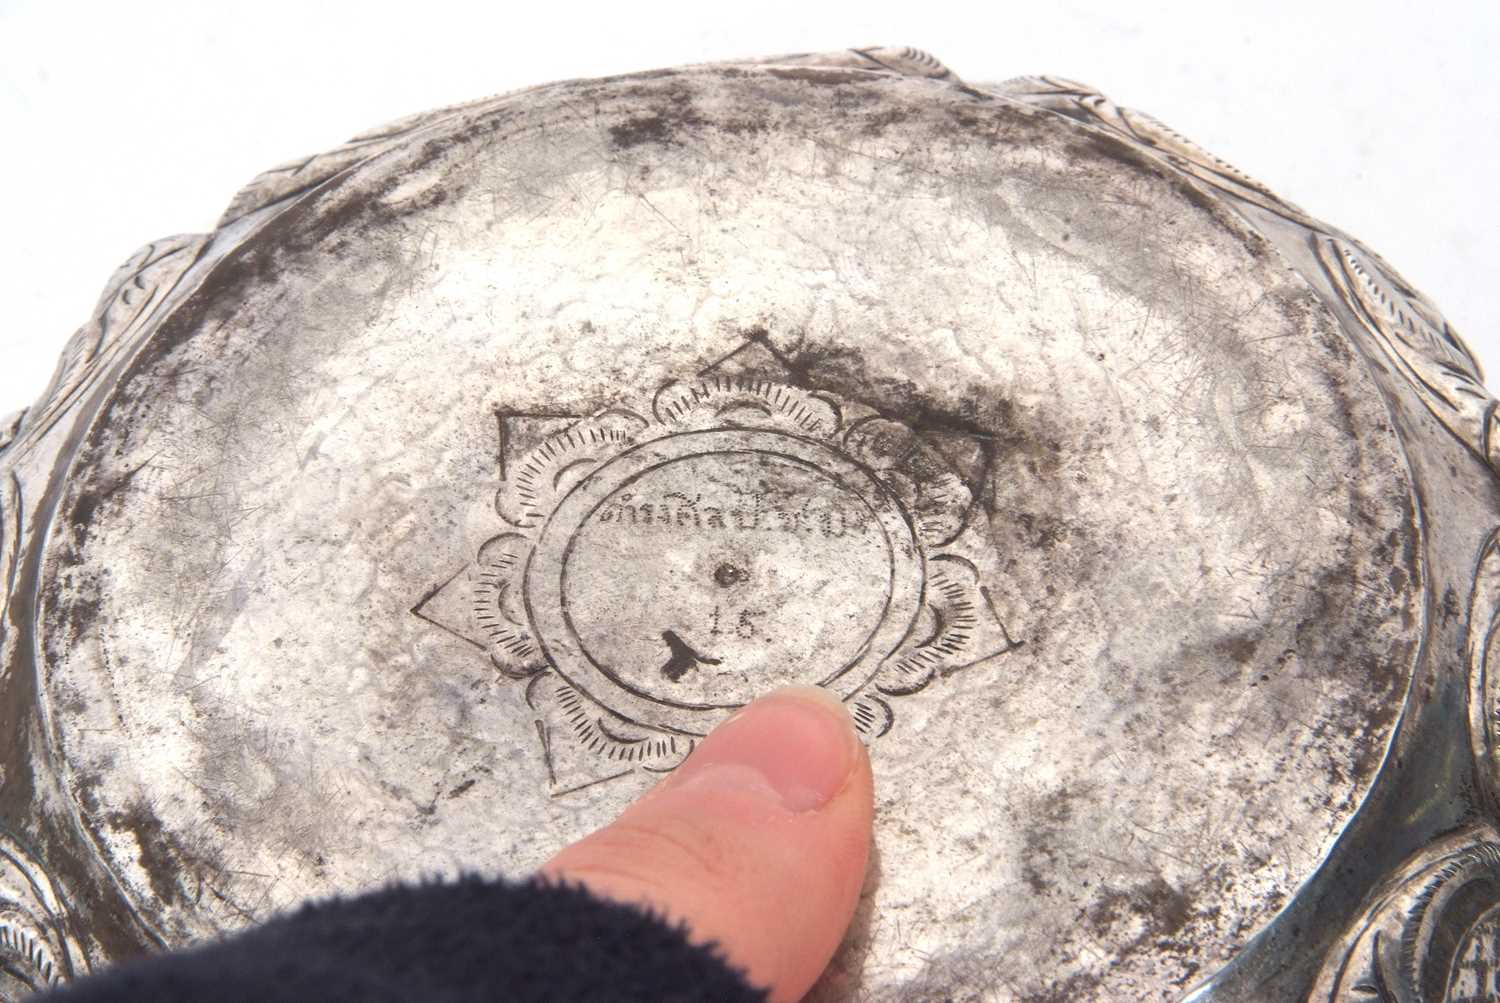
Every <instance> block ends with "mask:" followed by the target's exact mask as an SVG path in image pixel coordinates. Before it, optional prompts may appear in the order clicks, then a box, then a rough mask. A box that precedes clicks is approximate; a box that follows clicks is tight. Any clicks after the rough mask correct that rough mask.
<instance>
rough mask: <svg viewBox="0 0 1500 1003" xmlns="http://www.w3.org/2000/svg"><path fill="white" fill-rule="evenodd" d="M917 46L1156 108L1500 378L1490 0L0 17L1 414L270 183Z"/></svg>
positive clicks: (412, 8)
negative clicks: (185, 244)
mask: <svg viewBox="0 0 1500 1003" xmlns="http://www.w3.org/2000/svg"><path fill="white" fill-rule="evenodd" d="M874 44H891V45H913V46H917V47H919V48H924V49H927V50H928V51H930V52H932V53H933V54H935V55H937V56H938V57H939V58H940V59H942V60H944V61H945V62H946V63H947V64H948V65H949V66H950V67H952V68H953V69H954V71H955V72H957V73H958V74H959V75H960V76H962V77H964V78H966V79H968V80H970V81H975V82H982V81H987V80H1000V79H1004V78H1006V77H1011V76H1017V75H1020V74H1023V73H1040V72H1045V73H1055V74H1060V75H1063V76H1068V77H1072V78H1075V79H1078V80H1082V81H1085V82H1087V83H1090V84H1092V85H1094V86H1096V87H1098V88H1100V89H1102V90H1103V91H1105V93H1107V94H1109V95H1110V96H1111V97H1113V98H1114V99H1115V100H1116V101H1117V102H1119V103H1121V104H1125V105H1128V106H1131V107H1135V108H1139V109H1142V110H1144V111H1148V112H1150V113H1152V114H1153V115H1155V116H1156V117H1158V118H1160V119H1162V120H1163V121H1165V122H1166V123H1167V124H1168V125H1170V126H1172V127H1173V128H1175V129H1177V130H1178V131H1180V132H1182V133H1183V134H1185V135H1187V136H1189V137H1190V138H1192V139H1194V140H1196V141H1197V142H1199V143H1200V144H1201V145H1203V146H1205V147H1207V148H1208V149H1209V150H1211V151H1212V152H1214V153H1216V154H1218V155H1219V156H1221V157H1223V158H1225V159H1226V160H1229V161H1230V162H1231V163H1234V164H1235V165H1237V166H1239V167H1240V168H1242V169H1244V170H1246V171H1248V172H1249V173H1251V174H1252V175H1255V176H1257V177H1259V178H1260V180H1262V181H1264V182H1265V183H1267V184H1269V185H1270V186H1271V187H1272V188H1273V189H1274V190H1276V191H1277V192H1279V193H1280V194H1282V195H1283V196H1285V197H1287V198H1289V199H1291V200H1292V201H1294V202H1296V203H1299V204H1300V205H1302V206H1303V207H1304V208H1306V209H1307V210H1309V211H1310V212H1312V213H1313V214H1314V215H1316V216H1320V217H1322V218H1324V219H1326V220H1328V221H1329V222H1331V223H1334V224H1336V225H1339V226H1341V227H1343V228H1345V229H1347V230H1349V231H1350V232H1352V233H1353V234H1355V235H1356V236H1357V237H1359V238H1361V239H1363V240H1364V241H1366V242H1367V243H1369V244H1370V245H1371V246H1372V247H1374V248H1375V249H1376V250H1377V251H1379V252H1381V253H1382V254H1383V255H1384V256H1385V257H1386V258H1387V259H1389V260H1390V261H1391V262H1392V263H1393V264H1394V265H1395V266H1396V267H1397V268H1398V269H1400V270H1401V271H1402V272H1403V273H1404V274H1405V276H1406V278H1407V279H1408V280H1410V281H1412V282H1413V283H1415V284H1416V285H1417V286H1418V287H1419V288H1422V289H1425V290H1426V291H1427V292H1428V293H1430V294H1431V295H1432V296H1433V297H1434V298H1435V299H1436V300H1437V302H1438V303H1439V304H1440V305H1441V306H1442V307H1443V309H1444V311H1445V312H1446V313H1447V315H1448V318H1449V320H1450V321H1451V322H1452V324H1453V325H1454V326H1455V327H1456V328H1457V330H1458V331H1459V332H1460V333H1461V334H1462V335H1463V336H1464V337H1466V338H1467V339H1468V340H1469V342H1470V344H1471V345H1472V346H1473V347H1474V348H1475V350H1476V352H1477V353H1478V355H1479V357H1480V360H1481V362H1485V363H1488V364H1489V366H1490V367H1491V368H1493V369H1495V371H1496V378H1497V380H1500V323H1497V322H1500V310H1497V303H1496V298H1495V296H1494V295H1492V293H1491V289H1490V281H1491V275H1492V274H1493V271H1494V262H1495V260H1496V259H1495V241H1494V237H1495V235H1496V228H1497V225H1500V209H1497V207H1496V205H1495V201H1494V199H1493V198H1492V185H1491V178H1492V176H1493V174H1494V172H1495V170H1496V164H1497V161H1500V157H1497V154H1500V129H1497V128H1496V124H1497V117H1496V100H1497V98H1500V2H1497V0H1447V2H1432V3H1425V4H1418V3H1410V2H1401V3H1396V2H1374V0H1368V2H1363V3H1345V2H1333V0H1301V2H1296V3H1290V2H1254V3H1238V4H1222V3H1211V2H1200V3H1196V4H1189V3H1182V2H1177V3H1167V2H1154V3H1152V2H1137V0H1117V2H1115V3H1113V4H1103V3H1097V4H1087V3H1081V2H1068V0H1055V2H1041V3H1032V4H1016V3H999V2H994V0H990V2H987V3H985V4H984V5H983V6H978V5H962V6H957V5H951V6H949V5H940V4H935V3H912V2H908V3H903V4H899V5H897V4H881V3H874V2H868V3H861V4H857V5H856V4H839V3H823V4H818V3H816V0H804V2H801V3H796V4H792V3H771V2H746V3H741V2H735V0H728V2H724V0H721V2H718V3H714V2H711V0H703V2H701V3H698V4H695V5H685V4H684V5H678V4H665V3H658V4H654V5H653V4H649V3H633V4H631V3H613V4H610V5H608V6H607V7H597V8H596V7H595V6H593V5H592V4H590V3H586V2H580V0H553V2H550V3H547V2H543V3H527V4H525V5H524V6H518V5H516V4H514V3H510V2H507V0H490V2H488V3H483V4H481V3H473V4H458V3H442V2H430V0H429V2H417V0H413V2H408V3H406V4H401V5H387V4H384V3H377V2H365V3H359V4H354V3H336V2H324V3H317V2H313V0H304V2H301V3H289V2H283V0H261V2H258V3H255V4H228V3H217V2H214V0H192V2H182V0H140V2H136V3H119V2H114V3H108V4H105V3H97V4H96V3H68V2H63V0H34V2H33V0H0V193H3V196H0V197H3V201H0V205H3V207H4V208H3V210H0V211H3V215H0V237H3V239H0V413H3V412H5V411H9V410H12V409H15V408H19V407H20V406H22V405H24V404H26V403H28V402H29V401H31V400H32V399H33V398H34V397H35V396H36V395H37V394H38V393H40V391H41V390H42V387H43V386H44V384H45V382H46V380H47V378H48V376H49V375H50V373H51V369H52V366H53V364H54V362H55V361H56V357H57V353H58V350H59V349H60V348H61V346H62V344H63V342H64V341H65V340H66V338H67V336H68V335H69V334H70V333H71V332H72V330H73V329H74V328H75V327H77V326H78V325H79V324H81V323H82V322H83V321H84V319H85V318H86V317H87V315H88V314H89V312H90V311H91V309H92V307H93V304H94V300H95V298H96V297H97V295H98V293H99V291H100V289H101V287H102V286H103V284H104V282H105V280H106V279H107V278H108V277H109V274H110V272H111V271H113V269H114V267H115V266H116V265H117V264H118V263H119V262H120V261H122V260H123V259H124V258H125V257H127V256H128V255H129V254H130V253H131V252H132V251H134V250H135V248H136V247H137V246H139V245H141V244H143V243H145V242H147V241H149V240H152V239H155V238H158V237H162V236H166V235H168V234H172V233H179V232H194V231H202V230H205V229H207V228H209V227H211V226H212V224H213V222H214V220H215V219H216V218H217V217H218V215H219V213H220V212H221V211H222V209H223V208H224V206H225V205H226V204H227V202H228V200H229V198H230V197H231V196H232V195H233V193H234V192H235V191H236V190H237V189H238V188H239V187H240V186H241V185H242V184H244V183H245V182H247V181H248V180H249V179H250V178H251V177H253V176H254V175H255V174H257V173H259V172H260V171H261V170H263V169H264V168H267V167H270V166H273V165H275V164H277V163H280V162H282V161H284V160H288V159H291V158H293V157H296V156H299V155H303V154H308V153H313V152H317V151H319V150H322V149H325V148H327V147H330V146H333V145H335V144H337V143H339V142H340V141H342V140H343V139H345V138H347V137H348V136H350V135H352V134H354V133H356V132H359V131H362V130H364V129H366V128H368V127H371V126H375V125H378V124H380V123H382V122H384V121H387V120H389V119H392V118H396V117H399V116H400V115H403V114H406V113H408V112H414V111H421V110H424V109H426V108H429V107H434V106H437V105H440V104H448V103H453V102H458V101H464V100H469V99H473V98H477V97H482V96H485V95H487V94H490V93H494V92H497V91H503V90H509V89H513V88H516V87H522V86H527V85H531V84H538V83H545V82H547V81H550V80H557V79H563V78H568V77H578V76H597V75H604V74H612V73H626V72H631V71H635V70H646V69H652V68H657V67H662V66H673V65H679V64H683V63H691V62H703V61H709V60H721V59H730V58H734V57H737V56H754V55H768V54H772V53H778V52H798V51H821V50H827V49H837V48H842V47H846V46H851V45H874Z"/></svg>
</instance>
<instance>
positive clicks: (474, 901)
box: [33, 877, 766, 1003]
mask: <svg viewBox="0 0 1500 1003" xmlns="http://www.w3.org/2000/svg"><path fill="white" fill-rule="evenodd" d="M33 999H34V1000H36V1001H37V1003H43V1001H45V1003H124V1001H127V1000H128V1001H153V1003H176V1001H187V1000H194V1001H201V1000H215V1001H223V1003H250V1001H252V1000H253V1001H257V1003H291V1001H311V1000H318V1001H328V1003H343V1001H354V1000H359V1001H362V1003H386V1001H396V1000H403V1001H405V1000H424V1001H433V1003H478V1001H481V1000H483V1001H505V1003H532V1001H543V1000H546V1001H553V1000H557V1001H563V1000H569V1001H578V1000H583V1001H587V1000H609V1001H619V1003H634V1001H637V1000H639V1001H647V1000H650V1001H653V1003H657V1001H665V1003H707V1001H714V1003H764V1001H765V1000H766V993H765V992H764V991H762V990H758V989H755V988H752V987H751V986H750V985H749V984H748V983H747V982H746V981H745V979H744V978H743V976H742V975H741V974H740V973H739V972H737V971H736V970H734V969H733V968H731V967H730V966H729V965H728V964H727V963H726V962H725V961H724V960H723V958H722V957H721V956H720V954H719V953H718V952H717V951H716V950H715V949H714V948H713V947H712V946H702V945H697V944H694V943H692V942H691V941H689V939H688V938H687V936H686V934H685V932H684V930H683V929H682V928H680V927H674V926H672V925H670V924H668V923H666V922H664V921H663V920H662V919H660V918H658V917H656V916H653V915H650V914H648V913H647V912H645V911H643V910H640V909H636V908H632V907H630V906H625V905H619V904H616V903H612V902H606V901H603V900H600V899H597V898H595V897H593V896H592V895H590V894H588V893H587V892H585V891H583V890H582V889H581V888H579V887H576V886H565V885H557V884H551V883H542V882H535V881H533V882H528V883H524V884H513V883H506V882H497V881H487V880H481V879H479V878H475V877H465V878H462V879H460V880H458V881H453V882H444V883H431V884H424V885H397V886H394V887H391V888H387V889H384V890H382V891H377V892H372V893H369V894H366V895H362V896H359V897H356V898H347V899H334V900H331V901H328V902H321V903H317V904H314V905H308V906H304V907H303V908H302V909H301V910H300V911H299V912H297V913H295V914H291V915H288V916H285V917H282V918H279V919H273V920H271V921H269V922H267V923H265V924H264V925H262V926H258V927H255V928H253V929H250V930H247V931H244V932H242V933H238V934H235V935H233V936H231V937H228V938H226V939H224V940H222V941H218V942H216V943H212V944H207V945H203V946H200V947H195V948H189V949H185V950H181V951H177V952H173V953H169V954H161V955H155V956H151V957H147V958H142V959H138V960H135V961H127V962H123V963H121V964H119V965H116V966H115V967H113V968H111V969H109V970H107V971H104V972H101V973H99V974H96V975H94V976H91V977H89V978H86V979H82V980H80V981H79V982H77V983H74V984H73V985H71V986H69V987H66V988H64V989H61V990H57V991H55V992H52V993H48V994H45V995H42V996H37V997H33Z"/></svg>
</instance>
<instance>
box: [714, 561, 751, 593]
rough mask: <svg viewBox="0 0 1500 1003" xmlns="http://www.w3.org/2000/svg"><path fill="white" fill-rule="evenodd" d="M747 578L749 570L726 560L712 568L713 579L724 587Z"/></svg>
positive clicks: (744, 580)
mask: <svg viewBox="0 0 1500 1003" xmlns="http://www.w3.org/2000/svg"><path fill="white" fill-rule="evenodd" d="M749 580H750V572H748V571H746V570H745V569H744V568H741V567H738V566H737V565H733V564H730V563H729V562H728V561H725V562H724V563H723V564H721V565H719V566H718V567H717V568H715V569H714V581H716V582H718V583H719V584H720V585H721V586H723V587H724V588H726V589H727V588H729V586H731V585H738V584H739V583H740V582H747V581H749Z"/></svg>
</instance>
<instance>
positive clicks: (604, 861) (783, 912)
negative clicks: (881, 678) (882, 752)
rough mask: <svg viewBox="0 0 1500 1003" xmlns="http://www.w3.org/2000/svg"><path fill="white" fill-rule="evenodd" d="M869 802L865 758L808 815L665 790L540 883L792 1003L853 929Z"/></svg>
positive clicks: (750, 800)
mask: <svg viewBox="0 0 1500 1003" xmlns="http://www.w3.org/2000/svg"><path fill="white" fill-rule="evenodd" d="M873 813H874V794H873V788H872V783H871V777H870V763H869V758H868V756H867V755H866V754H865V753H864V751H863V749H861V750H860V753H859V756H858V757H857V760H856V763H855V765H854V768H853V769H852V770H851V772H850V776H849V781H848V783H846V784H845V786H844V788H843V789H842V790H841V791H840V792H839V793H838V794H837V795H835V796H834V798H833V799H832V800H830V801H829V802H828V803H827V804H826V805H824V806H823V807H822V808H820V809H817V810H815V811H807V812H791V811H788V810H786V809H784V808H781V807H780V806H779V805H776V804H773V803H768V801H767V799H765V798H764V797H760V796H756V795H754V794H752V793H748V792H742V791H735V790H732V789H731V790H708V791H705V790H702V789H700V788H695V787H692V786H689V787H687V788H680V787H676V786H674V785H673V784H671V783H670V782H668V783H664V784H662V785H660V786H659V787H658V788H657V789H655V790H654V791H652V792H651V793H650V794H648V795H647V796H646V797H645V798H642V799H641V800H640V801H638V802H636V803H635V804H633V805H631V806H630V807H629V808H627V809H626V810H625V811H624V813H622V814H621V816H620V817H619V818H618V819H617V820H616V821H615V822H613V823H611V824H610V825H608V826H606V827H605V828H603V829H601V830H599V831H598V832H596V833H594V834H592V835H590V836H586V837H585V838H584V839H582V840H580V841H579V842H577V843H574V844H573V845H571V846H569V847H567V848H566V849H564V850H562V851H561V852H560V853H559V854H558V855H557V856H555V857H554V858H553V859H552V860H551V861H549V862H548V863H547V864H546V865H545V866H544V867H543V868H542V873H543V874H544V875H547V876H549V877H552V878H556V879H561V880H566V881H572V882H581V883H582V884H584V885H586V886H587V887H588V888H589V889H591V890H592V891H593V892H594V893H595V894H598V895H602V896H604V897H606V898H611V899H615V900H617V901H622V902H631V903H635V904H643V905H646V906H649V907H650V908H652V909H654V910H655V911H657V912H658V913H661V914H663V915H665V916H666V917H667V918H668V919H669V920H673V921H682V922H685V923H686V924H687V925H688V928H689V931H690V933H691V935H692V939H693V940H695V941H697V942H700V943H704V942H715V943H717V944H718V945H719V947H720V949H721V950H722V951H723V953H724V955H725V957H726V958H727V959H728V960H729V962H730V963H731V964H732V965H734V966H735V967H737V968H740V969H742V970H743V971H744V972H745V973H746V975H747V976H748V978H749V980H750V981H751V982H752V983H753V984H755V985H758V986H765V987H769V989H770V996H771V999H772V1000H775V1001H777V1003H791V1001H795V1000H798V999H800V998H801V997H802V995H803V994H804V993H806V992H807V990H808V989H809V988H810V987H811V986H812V984H813V983H814V982H815V981H816V980H817V978H818V976H819V975H820V974H821V973H822V971H823V969H824V967H826V966H827V964H828V961H829V959H830V958H832V957H833V952H834V951H835V950H836V949H837V947H838V945H839V942H840V941H841V940H842V939H843V937H844V934H845V932H846V931H847V930H848V927H849V923H850V921H851V920H852V919H853V916H854V910H855V907H856V906H857V905H858V903H859V893H860V888H861V887H862V885H863V883H864V878H865V869H866V867H867V866H868V863H869V854H870V840H871V826H872V818H873Z"/></svg>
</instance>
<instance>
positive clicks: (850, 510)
mask: <svg viewBox="0 0 1500 1003" xmlns="http://www.w3.org/2000/svg"><path fill="white" fill-rule="evenodd" d="M593 521H594V522H599V523H607V524H613V525H614V526H617V527H619V528H620V529H622V530H632V529H634V530H640V531H645V530H651V531H657V532H662V531H686V532H704V533H707V532H732V531H740V532H765V533H792V534H797V535H802V536H825V537H829V538H831V539H840V538H843V537H846V536H863V535H865V534H866V533H869V532H871V531H872V530H873V527H872V526H871V525H870V522H871V516H870V512H869V510H868V509H866V508H865V507H864V506H863V505H858V504H849V503H841V502H840V501H838V500H835V499H830V498H820V497H807V498H802V499H793V498H787V497H786V496H785V495H773V494H771V493H769V492H747V493H744V494H737V495H736V496H735V497H733V498H731V499H727V500H726V499H723V498H716V499H706V498H704V497H703V495H702V494H694V495H689V494H686V493H684V492H681V491H672V492H668V493H666V494H622V495H617V496H614V497H612V498H610V499H609V500H608V501H606V502H605V503H604V504H603V505H601V506H600V507H599V508H598V509H597V510H596V511H595V513H594V515H593Z"/></svg>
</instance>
